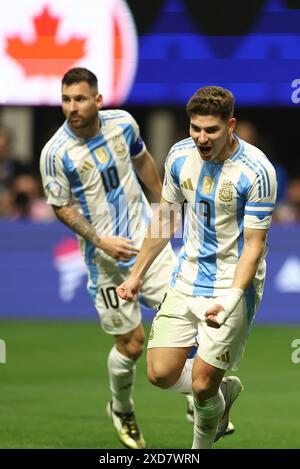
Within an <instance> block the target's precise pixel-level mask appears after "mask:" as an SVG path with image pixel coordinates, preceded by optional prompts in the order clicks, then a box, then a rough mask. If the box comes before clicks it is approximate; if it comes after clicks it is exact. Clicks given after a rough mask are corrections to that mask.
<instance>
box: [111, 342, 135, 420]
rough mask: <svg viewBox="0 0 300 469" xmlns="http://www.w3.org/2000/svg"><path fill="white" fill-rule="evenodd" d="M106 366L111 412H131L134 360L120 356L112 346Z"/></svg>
mask: <svg viewBox="0 0 300 469" xmlns="http://www.w3.org/2000/svg"><path fill="white" fill-rule="evenodd" d="M107 366H108V374H109V384H110V390H111V392H112V407H113V410H115V411H116V412H131V411H132V410H133V399H132V391H133V383H134V377H135V362H134V360H131V358H128V357H125V355H122V353H120V352H118V350H117V349H116V346H115V345H114V346H113V348H112V349H111V351H110V353H109V355H108V360H107Z"/></svg>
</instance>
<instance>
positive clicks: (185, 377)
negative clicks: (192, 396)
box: [168, 358, 194, 394]
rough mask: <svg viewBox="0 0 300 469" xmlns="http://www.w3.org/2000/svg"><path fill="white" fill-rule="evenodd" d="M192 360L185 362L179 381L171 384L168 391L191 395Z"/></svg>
mask: <svg viewBox="0 0 300 469" xmlns="http://www.w3.org/2000/svg"><path fill="white" fill-rule="evenodd" d="M193 363H194V358H189V359H188V360H186V362H185V365H184V367H183V369H182V372H181V375H180V378H179V380H178V381H177V382H176V383H175V384H173V386H171V387H170V388H168V389H169V391H178V392H182V393H185V394H186V393H191V392H192V368H193Z"/></svg>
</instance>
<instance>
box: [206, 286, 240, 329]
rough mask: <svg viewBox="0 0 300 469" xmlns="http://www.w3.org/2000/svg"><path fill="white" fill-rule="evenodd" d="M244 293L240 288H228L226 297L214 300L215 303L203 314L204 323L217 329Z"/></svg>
mask: <svg viewBox="0 0 300 469" xmlns="http://www.w3.org/2000/svg"><path fill="white" fill-rule="evenodd" d="M243 294H244V291H243V290H242V289H241V288H230V290H228V292H227V295H226V296H221V297H219V298H216V303H215V304H214V305H212V306H211V307H210V308H208V310H207V311H206V312H205V314H204V316H205V322H206V324H207V325H208V326H209V327H214V328H215V329H219V327H221V326H222V325H223V324H225V322H226V321H227V319H228V318H229V316H230V315H231V313H232V312H233V311H234V310H235V309H236V307H237V306H238V304H239V302H240V301H241V299H242V296H243Z"/></svg>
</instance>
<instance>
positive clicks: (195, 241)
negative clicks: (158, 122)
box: [162, 136, 277, 296]
mask: <svg viewBox="0 0 300 469" xmlns="http://www.w3.org/2000/svg"><path fill="white" fill-rule="evenodd" d="M235 139H236V140H237V141H238V148H237V150H236V151H235V152H234V153H233V154H232V155H231V157H230V158H228V159H227V160H225V161H224V162H221V163H216V162H209V161H203V160H202V159H201V157H200V155H199V153H198V150H197V148H196V145H195V144H194V142H193V140H192V139H191V138H187V139H185V140H182V141H180V142H178V143H176V144H175V145H174V146H173V147H172V148H171V150H170V152H169V155H168V158H167V160H166V164H165V180H164V185H163V193H162V195H163V198H164V199H165V200H167V201H168V202H171V203H175V202H180V203H183V202H184V201H186V202H187V203H186V204H184V208H185V210H184V212H185V223H184V233H183V246H182V249H181V251H180V254H179V259H178V263H177V265H176V267H175V270H174V272H173V275H172V285H173V287H174V288H175V289H177V290H179V291H181V292H183V293H186V294H188V295H196V296H197V295H199V296H218V295H221V294H222V293H224V289H227V288H230V287H231V285H232V281H233V277H234V272H235V268H236V264H237V261H238V259H239V257H240V255H241V252H242V249H243V244H244V237H243V230H244V228H252V229H267V228H268V227H269V225H270V222H271V215H272V212H273V209H274V207H275V200H276V190H277V183H276V174H275V170H274V168H273V166H272V164H271V163H270V161H269V160H268V159H267V157H266V156H265V155H264V154H263V153H262V152H261V151H260V150H259V149H258V148H256V147H254V146H252V145H250V144H248V143H246V142H244V141H243V140H241V139H239V138H238V137H237V136H235ZM263 257H265V256H263ZM264 275H265V261H264V258H263V259H262V260H261V262H260V265H259V268H258V270H257V272H256V276H255V279H254V282H256V283H257V282H258V284H259V283H262V282H263V279H264Z"/></svg>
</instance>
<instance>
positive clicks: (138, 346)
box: [125, 339, 144, 360]
mask: <svg viewBox="0 0 300 469" xmlns="http://www.w3.org/2000/svg"><path fill="white" fill-rule="evenodd" d="M125 350H126V355H127V356H128V357H129V358H131V360H137V359H138V358H139V357H140V356H141V355H142V353H143V351H144V340H143V339H139V340H136V339H134V340H130V341H129V342H127V343H126V344H125Z"/></svg>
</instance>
